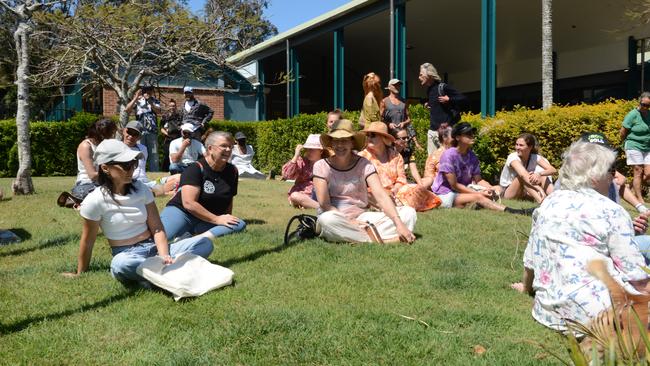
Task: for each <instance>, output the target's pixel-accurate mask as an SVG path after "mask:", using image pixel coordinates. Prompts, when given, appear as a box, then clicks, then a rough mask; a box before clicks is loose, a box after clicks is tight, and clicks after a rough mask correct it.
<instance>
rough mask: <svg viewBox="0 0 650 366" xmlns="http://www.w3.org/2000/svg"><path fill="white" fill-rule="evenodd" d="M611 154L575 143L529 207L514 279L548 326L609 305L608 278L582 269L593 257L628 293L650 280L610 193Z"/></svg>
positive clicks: (561, 326) (562, 327)
mask: <svg viewBox="0 0 650 366" xmlns="http://www.w3.org/2000/svg"><path fill="white" fill-rule="evenodd" d="M615 158H616V153H615V152H614V151H612V150H610V149H608V148H606V147H604V146H601V145H598V144H592V143H586V142H583V141H578V142H575V143H573V144H572V145H571V147H569V149H568V150H567V152H566V153H565V156H564V164H563V165H562V168H560V177H559V180H560V189H559V190H557V191H555V192H553V194H551V195H549V196H548V197H547V198H546V199H545V200H544V202H542V205H541V206H540V207H539V208H538V209H537V210H535V212H534V213H533V225H532V229H531V233H530V238H529V240H528V246H527V247H526V251H525V252H524V276H523V283H516V284H513V285H512V287H513V288H514V289H516V290H518V291H521V292H527V293H528V294H530V295H531V296H534V297H535V302H534V305H533V311H532V315H533V317H534V318H535V320H537V321H538V322H540V323H541V324H543V325H545V326H547V327H549V328H552V329H555V330H559V331H567V330H568V329H567V324H566V320H572V321H577V322H580V323H582V324H588V323H589V321H590V320H591V319H593V318H594V317H595V316H596V315H598V314H599V313H600V312H601V311H603V310H605V309H607V308H609V307H610V306H611V301H610V295H609V292H608V291H607V287H606V286H605V284H604V283H602V282H601V281H599V280H597V279H595V278H594V277H593V276H591V275H590V274H589V273H587V270H586V265H587V263H588V262H589V261H590V260H592V259H601V260H604V261H606V263H607V266H608V268H609V272H610V274H611V275H612V276H613V277H614V278H615V279H616V281H617V282H619V283H620V284H621V285H623V286H624V287H625V288H626V290H627V291H628V292H630V293H636V292H635V291H636V290H635V288H639V289H640V288H641V286H645V284H646V283H647V279H648V276H647V274H646V273H645V272H644V271H643V270H642V269H641V268H642V267H643V266H645V262H644V259H643V256H642V255H641V253H640V252H639V248H638V247H637V246H636V244H634V243H633V242H632V238H633V236H634V229H633V224H632V220H631V219H630V215H629V214H628V213H627V212H626V211H625V209H623V208H622V207H621V206H619V205H617V204H616V203H615V202H613V201H612V200H610V199H609V198H608V197H607V194H608V190H609V186H610V184H611V182H612V178H613V174H614V172H615V169H614V160H615ZM636 281H639V282H636ZM632 282H634V286H633V285H632Z"/></svg>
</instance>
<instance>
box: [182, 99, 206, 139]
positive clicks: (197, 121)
mask: <svg viewBox="0 0 650 366" xmlns="http://www.w3.org/2000/svg"><path fill="white" fill-rule="evenodd" d="M183 95H185V104H184V105H183V109H182V110H181V112H182V114H183V117H182V121H183V124H186V123H190V124H192V125H194V127H196V128H195V130H194V131H195V132H194V135H193V137H194V138H195V139H197V140H200V139H201V135H202V134H203V132H205V126H206V125H207V124H208V122H210V121H211V120H212V116H213V115H214V111H213V110H212V108H210V107H208V105H207V104H205V103H202V102H201V101H199V100H198V99H196V98H195V97H194V88H192V87H191V86H186V87H184V88H183Z"/></svg>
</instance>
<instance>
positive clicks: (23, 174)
mask: <svg viewBox="0 0 650 366" xmlns="http://www.w3.org/2000/svg"><path fill="white" fill-rule="evenodd" d="M30 31H31V29H30V27H29V25H28V24H27V22H26V21H24V20H19V23H18V27H17V29H16V31H15V32H14V41H15V43H16V53H17V56H18V68H17V70H16V86H17V87H18V98H17V104H18V107H17V110H16V131H17V135H18V142H17V143H18V173H17V174H16V180H14V182H13V184H12V186H11V188H12V190H13V192H14V194H32V193H34V184H33V183H32V151H31V146H30V141H29V82H28V79H27V78H28V77H29V33H30Z"/></svg>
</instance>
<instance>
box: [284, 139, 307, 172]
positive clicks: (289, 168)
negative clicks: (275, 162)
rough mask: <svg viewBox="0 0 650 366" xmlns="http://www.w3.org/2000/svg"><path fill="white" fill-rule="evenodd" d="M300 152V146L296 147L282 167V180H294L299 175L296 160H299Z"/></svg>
mask: <svg viewBox="0 0 650 366" xmlns="http://www.w3.org/2000/svg"><path fill="white" fill-rule="evenodd" d="M301 151H302V145H301V144H298V145H296V149H295V150H294V153H293V157H292V158H291V160H289V161H288V162H287V163H286V164H284V165H283V166H282V179H296V178H297V177H298V174H299V166H298V159H299V158H300V152H301Z"/></svg>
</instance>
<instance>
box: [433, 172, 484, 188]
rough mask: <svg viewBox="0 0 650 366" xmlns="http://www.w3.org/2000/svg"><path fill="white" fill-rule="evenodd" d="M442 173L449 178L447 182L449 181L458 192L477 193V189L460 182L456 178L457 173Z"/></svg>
mask: <svg viewBox="0 0 650 366" xmlns="http://www.w3.org/2000/svg"><path fill="white" fill-rule="evenodd" d="M440 174H444V175H445V178H447V182H449V186H450V187H451V189H452V190H453V191H454V192H457V193H476V191H474V190H472V189H470V188H467V186H466V185H464V184H460V183H458V179H456V174H455V173H446V172H440Z"/></svg>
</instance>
